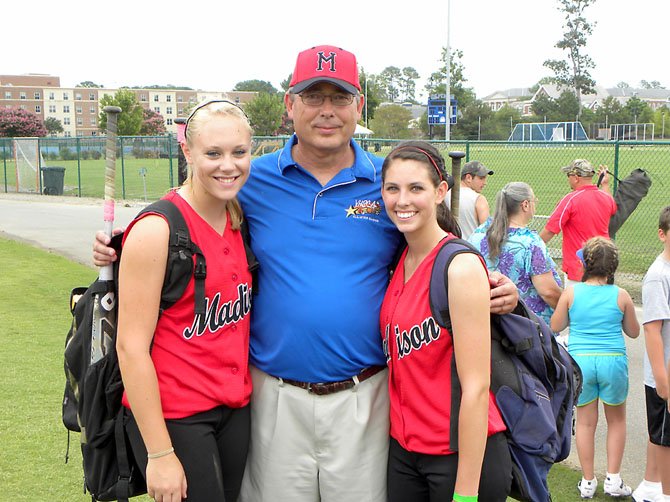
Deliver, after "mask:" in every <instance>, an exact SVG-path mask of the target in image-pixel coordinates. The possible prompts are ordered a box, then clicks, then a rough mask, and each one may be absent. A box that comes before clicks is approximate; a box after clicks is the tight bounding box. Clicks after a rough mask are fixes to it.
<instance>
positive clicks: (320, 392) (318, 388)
mask: <svg viewBox="0 0 670 502" xmlns="http://www.w3.org/2000/svg"><path fill="white" fill-rule="evenodd" d="M384 368H386V366H370V367H369V368H365V369H364V370H363V371H361V372H360V373H359V374H358V375H356V376H354V377H351V378H347V379H346V380H341V381H339V382H327V383H323V382H322V383H310V382H299V381H297V380H291V379H289V378H279V380H281V381H282V382H285V383H287V384H289V385H293V386H294V387H300V388H301V389H305V390H306V391H307V392H310V393H312V394H316V395H317V396H325V395H327V394H334V393H335V392H340V391H343V390H348V389H351V388H352V387H353V386H354V385H356V384H357V383H361V382H363V381H365V380H367V379H368V378H370V377H373V376H375V375H376V374H377V373H379V372H380V371H381V370H383V369H384Z"/></svg>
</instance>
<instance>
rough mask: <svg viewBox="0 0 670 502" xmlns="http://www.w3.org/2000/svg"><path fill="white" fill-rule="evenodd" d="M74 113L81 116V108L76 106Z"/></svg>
mask: <svg viewBox="0 0 670 502" xmlns="http://www.w3.org/2000/svg"><path fill="white" fill-rule="evenodd" d="M75 111H76V112H77V114H79V115H81V113H82V109H81V106H77V107H76V108H75Z"/></svg>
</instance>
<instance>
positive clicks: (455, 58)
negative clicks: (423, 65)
mask: <svg viewBox="0 0 670 502" xmlns="http://www.w3.org/2000/svg"><path fill="white" fill-rule="evenodd" d="M462 59H463V51H461V50H458V49H456V50H453V51H451V61H450V65H449V67H450V72H449V75H450V77H449V90H450V93H451V94H453V96H454V98H455V99H456V102H457V106H458V109H459V112H460V113H464V112H465V110H467V108H468V107H469V106H470V105H472V104H473V103H474V102H475V100H476V97H475V93H474V91H473V90H472V88H471V87H465V82H467V81H468V79H467V78H465V68H464V66H463V63H462V62H461V60H462ZM442 61H443V64H442V67H441V68H440V69H439V70H437V71H436V72H433V73H432V74H431V75H430V78H429V80H428V83H427V84H426V87H425V89H426V91H427V92H428V94H429V95H434V94H446V93H447V82H446V71H447V63H446V61H447V49H446V47H443V48H442ZM458 128H459V125H458V124H456V125H455V126H453V128H452V129H451V136H454V137H459V135H460V132H459V131H458ZM433 136H435V137H441V138H444V126H439V125H438V126H433Z"/></svg>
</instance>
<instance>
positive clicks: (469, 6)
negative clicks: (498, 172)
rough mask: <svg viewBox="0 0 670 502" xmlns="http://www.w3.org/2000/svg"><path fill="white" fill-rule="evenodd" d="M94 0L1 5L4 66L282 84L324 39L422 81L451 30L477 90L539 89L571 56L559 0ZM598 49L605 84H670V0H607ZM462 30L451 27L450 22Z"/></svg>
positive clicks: (123, 77)
mask: <svg viewBox="0 0 670 502" xmlns="http://www.w3.org/2000/svg"><path fill="white" fill-rule="evenodd" d="M171 4H172V2H157V1H153V0H144V1H143V0H139V1H138V0H134V1H130V0H115V1H114V2H90V1H89V2H84V1H83V0H64V1H63V2H52V1H50V0H37V1H36V2H32V3H30V11H26V6H27V5H28V4H27V3H26V2H19V1H18V0H9V1H8V2H5V3H4V4H3V8H2V18H3V22H2V29H1V33H2V42H3V43H2V45H3V47H2V51H1V54H2V55H1V56H0V74H11V75H13V74H24V73H48V74H52V75H57V76H60V78H61V86H63V87H69V86H75V85H76V84H78V83H79V82H82V81H85V80H91V81H93V82H95V83H97V84H101V85H104V86H105V87H108V88H115V87H120V86H123V85H151V84H172V85H180V86H188V87H192V88H194V89H203V90H230V89H232V88H233V86H234V85H235V84H236V83H237V82H239V81H241V80H249V79H260V80H267V81H270V82H271V83H272V84H273V85H274V86H275V87H276V88H277V89H279V88H280V82H281V81H282V80H284V79H285V78H286V77H287V76H288V75H289V73H290V72H291V71H292V70H293V65H294V63H295V56H296V55H297V53H298V52H299V51H301V50H303V49H305V48H308V47H311V46H313V45H320V44H332V45H338V46H340V47H343V48H345V49H347V50H350V51H352V52H354V53H355V54H356V55H357V57H358V62H359V65H360V66H361V67H363V68H364V69H365V70H366V71H368V72H370V73H379V72H381V71H382V70H383V69H384V68H386V67H387V66H391V65H393V66H397V67H400V68H403V67H405V66H412V67H414V68H415V69H416V70H417V71H418V72H419V74H420V75H421V77H422V79H421V80H420V82H419V85H417V89H418V90H422V89H423V86H424V85H425V80H424V79H426V78H427V77H428V76H429V75H430V73H432V72H433V71H435V70H437V68H438V67H439V65H440V62H439V58H440V54H441V48H442V47H445V46H446V45H447V41H448V42H449V44H450V46H451V48H452V49H460V50H462V51H463V64H464V66H465V76H466V78H467V79H468V83H467V85H469V86H470V87H473V88H474V90H475V92H476V93H477V95H478V97H483V96H485V95H487V94H490V93H492V92H494V91H496V90H502V89H506V88H510V87H528V86H531V85H533V84H535V83H536V82H537V81H538V80H539V79H540V78H542V77H545V76H548V75H550V72H549V70H548V69H546V68H544V67H543V66H542V63H543V61H544V60H546V59H549V58H558V57H562V54H561V52H560V51H559V50H558V49H555V48H554V44H555V43H556V42H557V41H558V40H560V38H561V35H562V27H561V25H562V16H561V13H560V12H559V11H558V9H557V6H558V1H557V0H508V1H500V0H450V4H451V9H450V16H448V9H447V0H439V1H438V0H410V1H407V2H392V1H388V0H381V1H380V0H362V1H357V2H348V1H342V2H337V3H332V4H327V3H325V2H318V3H316V2H279V1H271V0H241V1H239V0H238V1H237V2H232V1H222V0H218V1H212V0H188V1H183V2H180V3H179V4H178V5H177V7H176V8H175V7H173V6H172V5H171ZM586 17H587V19H588V20H589V21H592V22H593V21H595V22H596V23H597V24H596V26H595V29H594V33H593V35H592V36H591V37H590V39H589V45H588V48H587V53H588V54H589V55H590V56H591V58H592V59H593V60H594V62H595V63H596V68H595V70H593V71H592V76H593V77H594V78H595V79H596V81H597V83H598V84H600V85H603V86H605V87H614V86H616V84H617V83H618V82H620V81H626V82H628V83H629V84H631V85H633V86H637V85H639V82H640V80H643V79H644V80H647V81H653V80H658V81H659V82H661V84H662V85H663V86H665V87H667V88H670V64H668V61H669V59H670V58H668V40H669V39H668V26H669V25H670V1H669V0H636V1H635V2H631V1H627V0H597V1H596V2H595V4H594V5H592V6H591V7H589V8H588V9H587V11H586ZM448 26H450V30H449V31H450V35H449V36H447V31H448V30H447V27H448Z"/></svg>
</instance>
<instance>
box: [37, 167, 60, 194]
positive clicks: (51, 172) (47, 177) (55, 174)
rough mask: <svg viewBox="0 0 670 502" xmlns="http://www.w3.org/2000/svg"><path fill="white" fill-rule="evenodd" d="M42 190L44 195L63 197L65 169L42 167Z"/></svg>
mask: <svg viewBox="0 0 670 502" xmlns="http://www.w3.org/2000/svg"><path fill="white" fill-rule="evenodd" d="M41 170H42V188H43V193H44V195H63V180H64V178H65V168H64V167H59V166H52V167H43V168H42V169H41Z"/></svg>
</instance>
